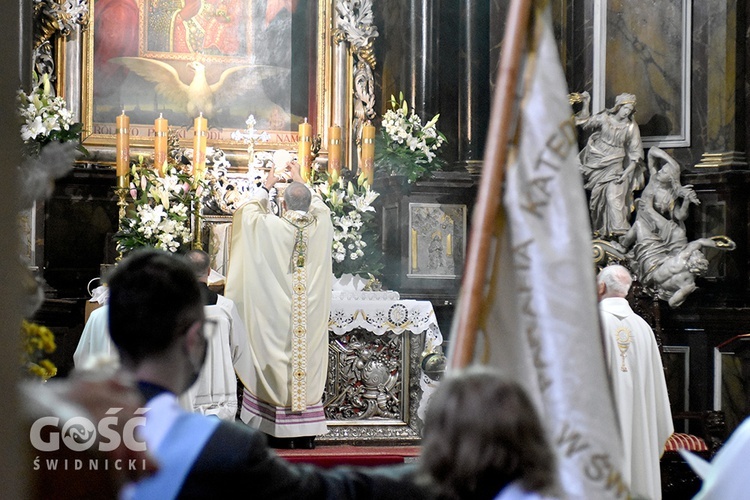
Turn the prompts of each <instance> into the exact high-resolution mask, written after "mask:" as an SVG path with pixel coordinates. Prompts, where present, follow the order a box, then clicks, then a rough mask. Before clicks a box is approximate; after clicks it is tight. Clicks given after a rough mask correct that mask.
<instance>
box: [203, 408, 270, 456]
mask: <svg viewBox="0 0 750 500" xmlns="http://www.w3.org/2000/svg"><path fill="white" fill-rule="evenodd" d="M208 418H216V417H208ZM269 450H270V448H268V445H267V444H266V438H265V436H263V434H262V433H261V432H259V431H257V430H256V429H253V428H252V427H248V426H247V425H245V424H242V423H239V422H228V421H226V420H222V421H221V422H219V425H217V426H216V430H215V431H214V433H213V434H212V435H211V438H210V439H209V440H208V442H207V443H206V446H205V447H204V452H206V453H208V454H209V455H211V456H222V457H226V458H225V459H226V460H231V459H232V458H231V457H235V458H237V459H240V458H241V459H245V458H246V457H247V456H248V455H249V454H264V453H268V451H269Z"/></svg>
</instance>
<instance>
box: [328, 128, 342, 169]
mask: <svg viewBox="0 0 750 500" xmlns="http://www.w3.org/2000/svg"><path fill="white" fill-rule="evenodd" d="M332 172H336V173H337V174H340V173H341V127H339V126H338V125H334V126H333V127H328V174H329V175H330V174H331V173H332Z"/></svg>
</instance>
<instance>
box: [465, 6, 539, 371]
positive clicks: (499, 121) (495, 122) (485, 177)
mask: <svg viewBox="0 0 750 500" xmlns="http://www.w3.org/2000/svg"><path fill="white" fill-rule="evenodd" d="M532 4H533V0H512V1H511V5H510V10H509V11H508V18H507V21H506V27H505V35H504V36H503V47H502V51H501V54H500V66H499V68H498V84H497V90H496V91H495V95H494V96H493V103H492V114H491V119H490V125H489V130H488V132H487V146H486V147H487V149H486V153H485V159H484V166H483V168H482V175H481V178H480V183H479V190H478V193H477V201H476V205H475V206H474V212H473V214H472V227H471V234H470V235H469V243H468V247H467V252H466V268H465V271H464V277H463V282H462V284H461V290H460V292H459V299H458V310H457V311H456V314H457V319H456V322H455V324H456V328H455V331H454V332H452V335H453V338H452V339H451V349H452V350H453V352H452V353H451V355H450V368H462V367H464V366H466V365H468V364H469V363H470V362H471V360H472V358H473V355H474V346H475V344H476V337H477V330H478V328H479V319H480V316H481V308H482V302H483V298H484V283H485V280H486V276H487V266H488V260H489V253H490V246H491V238H492V233H493V230H494V227H495V219H496V217H497V214H498V210H499V208H500V202H501V199H502V186H503V178H504V176H505V164H506V161H507V157H508V143H509V142H510V133H511V131H512V130H515V123H516V120H514V119H513V115H514V108H515V98H516V91H517V89H518V74H519V68H520V64H521V57H522V56H523V53H524V49H525V45H526V40H527V34H528V32H529V18H530V14H531V6H532ZM511 126H513V127H512V128H511Z"/></svg>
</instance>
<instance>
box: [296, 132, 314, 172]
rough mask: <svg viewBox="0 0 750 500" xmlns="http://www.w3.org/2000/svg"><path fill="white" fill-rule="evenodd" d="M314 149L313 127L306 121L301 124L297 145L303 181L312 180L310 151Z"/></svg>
mask: <svg viewBox="0 0 750 500" xmlns="http://www.w3.org/2000/svg"><path fill="white" fill-rule="evenodd" d="M311 149H312V125H310V124H309V123H307V118H305V121H304V122H302V123H300V124H299V142H298V143H297V159H298V161H299V167H300V168H299V171H300V175H301V176H302V179H304V180H305V182H307V181H308V180H309V179H310V165H311V164H312V158H311V156H310V151H311Z"/></svg>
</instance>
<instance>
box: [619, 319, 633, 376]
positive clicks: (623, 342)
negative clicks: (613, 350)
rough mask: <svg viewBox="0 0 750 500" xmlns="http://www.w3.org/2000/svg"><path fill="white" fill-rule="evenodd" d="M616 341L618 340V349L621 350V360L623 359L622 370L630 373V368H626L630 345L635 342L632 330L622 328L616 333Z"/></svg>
mask: <svg viewBox="0 0 750 500" xmlns="http://www.w3.org/2000/svg"><path fill="white" fill-rule="evenodd" d="M615 339H616V340H617V347H618V349H620V358H622V363H621V364H620V370H621V371H624V372H626V371H628V367H627V366H625V357H626V356H627V355H628V349H630V343H631V342H632V340H633V334H632V333H631V332H630V330H628V329H627V328H625V327H624V326H621V327H620V328H618V329H617V331H616V332H615Z"/></svg>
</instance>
